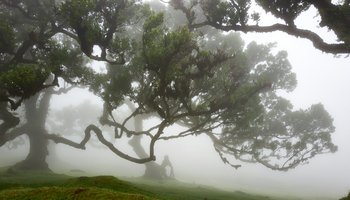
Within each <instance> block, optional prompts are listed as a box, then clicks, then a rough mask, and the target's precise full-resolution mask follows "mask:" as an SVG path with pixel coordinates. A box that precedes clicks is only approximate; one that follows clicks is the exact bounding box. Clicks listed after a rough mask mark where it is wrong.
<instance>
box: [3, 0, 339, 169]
mask: <svg viewBox="0 0 350 200" xmlns="http://www.w3.org/2000/svg"><path fill="white" fill-rule="evenodd" d="M213 2H216V1H213ZM232 2H233V1H232ZM240 2H241V3H242V5H243V4H244V3H243V2H245V1H240ZM201 3H203V4H202V5H205V4H204V3H205V2H204V1H203V2H201ZM207 3H210V2H207ZM217 3H218V2H217ZM172 5H173V6H174V8H175V9H181V10H183V12H184V14H185V18H186V19H187V21H186V23H185V24H182V25H179V26H174V27H168V26H167V24H166V23H165V21H166V20H165V17H164V13H156V12H153V11H151V10H150V9H149V8H148V7H147V6H144V5H142V4H141V3H140V2H138V1H127V0H104V1H96V0H72V1H59V2H57V1H54V0H32V1H21V0H16V1H7V0H3V1H1V2H0V9H1V11H3V12H2V13H3V16H4V17H2V18H1V20H2V21H1V23H0V25H1V28H0V33H1V44H4V46H2V47H1V52H0V53H1V66H0V71H1V74H0V84H1V91H0V94H1V95H0V96H1V100H2V102H3V103H2V104H1V107H0V109H2V112H1V115H0V118H1V119H2V120H3V123H2V124H0V130H1V131H2V132H0V144H1V145H3V144H4V143H6V142H7V141H9V140H11V139H13V138H14V137H15V136H17V135H16V134H15V133H14V132H12V131H11V130H13V127H15V126H16V125H18V123H19V120H18V118H17V117H15V115H13V114H12V113H11V112H9V107H8V105H10V107H11V108H12V109H15V108H17V107H18V106H19V105H20V103H21V102H22V101H23V100H24V99H26V98H28V97H31V96H33V95H34V94H38V92H39V91H41V90H42V89H44V88H48V87H50V88H51V87H54V86H60V85H61V88H63V89H65V88H66V87H64V85H65V84H63V82H65V83H67V84H69V85H71V86H80V87H87V88H88V89H89V90H90V91H91V92H92V93H94V94H95V95H97V96H99V97H100V98H101V99H102V100H103V102H104V110H103V113H102V116H101V117H100V125H103V126H110V127H112V128H114V135H115V138H117V139H120V138H125V137H131V136H140V135H144V136H145V139H146V140H147V141H148V142H149V145H148V146H147V148H148V156H147V157H142V158H140V157H133V156H130V155H129V154H128V153H126V152H123V151H121V150H120V149H119V148H118V147H117V146H115V145H114V144H113V143H111V142H110V141H108V140H106V139H105V137H104V133H103V131H102V129H100V128H99V126H98V125H97V124H91V125H89V126H87V127H86V129H85V135H84V138H83V140H82V141H80V142H76V141H71V140H68V139H66V138H64V137H62V135H60V134H49V133H45V134H42V135H41V137H45V138H46V139H50V140H52V141H54V142H56V143H63V144H66V145H69V146H72V147H75V148H80V149H85V145H86V143H87V142H88V141H89V139H90V137H91V134H92V133H95V134H96V135H97V138H98V139H99V141H100V142H101V143H102V144H104V145H105V146H106V147H108V148H109V149H110V150H111V151H112V152H114V153H115V154H116V155H117V156H120V157H122V158H124V159H127V160H129V161H132V162H136V163H145V162H149V161H154V160H155V159H156V156H155V153H154V152H155V150H154V149H155V144H156V142H157V141H159V140H169V139H176V138H180V137H186V136H189V135H198V134H206V135H208V137H210V139H211V140H212V142H213V146H214V148H215V150H216V151H217V152H218V154H219V156H220V157H221V158H222V160H223V161H224V162H225V163H229V161H228V160H229V159H227V157H228V156H230V157H231V156H232V157H233V158H235V159H238V160H242V161H245V162H257V163H261V164H263V165H265V166H266V167H268V168H271V169H276V170H287V169H290V168H293V167H295V166H297V165H298V164H300V163H302V162H305V161H307V160H308V159H310V158H312V157H314V156H315V155H318V154H322V153H328V152H335V151H336V149H337V148H336V146H335V145H334V144H333V143H332V141H331V135H330V134H331V133H332V132H334V127H333V124H332V118H331V117H330V115H329V114H328V113H327V111H326V110H325V109H324V107H323V106H322V105H321V104H317V105H313V106H311V107H310V108H309V109H306V110H297V111H295V110H293V107H292V105H291V103H290V102H289V101H288V100H286V99H284V98H282V97H280V96H279V95H278V92H279V91H281V90H283V91H291V90H293V89H294V88H295V87H296V78H295V74H294V73H292V72H291V66H290V63H289V61H288V59H287V53H286V52H284V51H280V52H278V53H275V54H274V53H272V49H273V45H259V44H257V43H255V42H253V43H250V44H248V45H247V46H245V45H244V42H243V41H242V40H241V39H240V38H239V36H238V35H237V34H222V32H220V31H218V30H215V29H210V28H208V27H202V25H200V26H198V24H196V20H195V14H194V13H193V12H192V10H191V9H194V7H195V5H197V2H193V4H192V6H190V7H185V5H184V4H183V2H182V1H172ZM218 5H221V6H222V7H223V8H225V9H226V8H227V6H228V5H227V4H226V3H219V4H218ZM219 7H220V6H219ZM215 8H216V6H215ZM214 11H215V9H214ZM220 13H221V12H220ZM204 14H205V16H206V18H207V19H210V17H209V16H210V15H212V14H213V13H211V14H210V15H209V14H208V13H206V12H204ZM232 17H234V16H232ZM215 19H216V18H215ZM224 19H228V18H227V17H224ZM229 21H230V20H228V21H227V22H225V24H222V23H221V25H220V27H221V26H222V25H227V23H229ZM238 21H242V23H243V22H244V21H245V20H244V19H243V18H242V19H239V20H238ZM201 27H202V28H201ZM5 43H6V46H5ZM7 43H8V44H7ZM94 49H98V50H99V51H100V52H99V53H96V51H95V50H94ZM87 61H99V62H104V63H107V64H108V65H107V66H106V72H104V73H101V72H97V71H96V70H93V69H92V67H89V63H88V62H87ZM57 91H59V90H58V89H57ZM126 101H129V102H131V104H132V105H133V107H134V108H135V109H134V110H133V112H132V114H131V115H130V116H127V117H126V118H125V119H123V120H122V122H120V121H118V120H116V118H118V116H119V115H118V108H120V107H121V106H122V105H123V104H124V103H125V102H126ZM145 115H147V116H149V117H152V118H153V119H154V121H155V122H154V126H152V127H149V128H144V129H142V130H136V129H130V128H128V127H127V126H126V123H127V122H128V121H129V120H131V119H133V118H137V117H142V116H145ZM173 124H179V125H182V126H183V127H184V128H185V130H183V131H179V132H177V133H171V134H169V133H167V132H166V129H167V128H168V127H170V126H172V125H173ZM23 133H25V132H22V134H23ZM231 165H232V166H233V167H235V168H238V167H239V166H240V165H234V164H231Z"/></svg>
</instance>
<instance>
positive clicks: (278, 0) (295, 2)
mask: <svg viewBox="0 0 350 200" xmlns="http://www.w3.org/2000/svg"><path fill="white" fill-rule="evenodd" d="M257 2H258V4H259V5H260V6H261V7H263V8H264V9H265V10H267V11H269V12H271V13H272V14H273V15H274V16H276V17H278V18H281V19H283V20H285V21H286V22H287V23H289V24H294V20H295V19H296V17H298V16H299V14H300V13H301V12H303V11H305V10H307V9H308V8H309V7H310V5H311V4H310V3H309V2H307V1H303V0H287V1H286V0H274V1H268V0H258V1H257Z"/></svg>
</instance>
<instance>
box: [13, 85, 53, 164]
mask: <svg viewBox="0 0 350 200" xmlns="http://www.w3.org/2000/svg"><path fill="white" fill-rule="evenodd" d="M52 92H53V89H52V88H50V89H46V90H45V91H44V92H42V93H38V94H36V95H34V96H32V97H31V98H29V99H28V100H26V101H25V102H24V105H25V112H26V115H25V116H26V119H27V126H26V127H28V128H27V129H26V130H25V131H26V134H27V136H28V138H29V145H30V148H29V154H28V156H27V157H26V159H25V160H23V161H21V162H19V163H17V164H16V165H15V166H13V167H12V168H11V169H10V170H12V171H13V170H19V171H23V170H38V171H50V169H49V165H48V164H47V162H46V157H47V156H48V154H49V152H48V140H47V138H46V137H45V134H47V132H46V130H45V123H46V116H47V114H48V109H49V105H50V99H51V96H52Z"/></svg>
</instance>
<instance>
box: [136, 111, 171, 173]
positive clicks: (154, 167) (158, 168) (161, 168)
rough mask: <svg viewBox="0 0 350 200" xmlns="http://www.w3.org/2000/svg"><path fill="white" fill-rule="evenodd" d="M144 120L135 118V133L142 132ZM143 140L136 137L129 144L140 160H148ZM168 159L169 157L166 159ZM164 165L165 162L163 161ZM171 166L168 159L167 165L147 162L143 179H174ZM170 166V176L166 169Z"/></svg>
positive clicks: (138, 117) (140, 137)
mask: <svg viewBox="0 0 350 200" xmlns="http://www.w3.org/2000/svg"><path fill="white" fill-rule="evenodd" d="M142 121H143V119H142V118H141V117H140V116H136V117H135V118H134V126H135V131H142V128H143V125H142ZM141 139H142V136H134V137H133V138H132V139H131V140H130V141H129V144H130V145H131V146H132V147H133V150H134V151H135V153H136V155H137V156H138V157H140V158H146V157H148V155H147V153H146V151H145V150H144V149H143V147H142V145H141ZM166 158H167V157H166ZM163 163H164V161H163ZM169 164H170V161H169V159H168V158H167V163H166V165H163V164H162V165H159V164H157V163H156V162H154V161H152V162H147V163H145V167H146V169H145V173H144V175H143V177H145V178H148V179H155V180H164V179H173V178H175V177H174V172H173V168H172V166H171V164H170V165H169ZM167 166H170V168H171V172H170V174H169V175H167V173H166V167H167Z"/></svg>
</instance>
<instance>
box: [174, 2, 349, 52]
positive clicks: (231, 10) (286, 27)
mask: <svg viewBox="0 0 350 200" xmlns="http://www.w3.org/2000/svg"><path fill="white" fill-rule="evenodd" d="M170 3H171V5H172V6H173V7H174V8H175V9H180V10H182V11H183V12H184V13H188V14H190V15H191V16H192V18H193V20H194V21H196V23H195V24H194V25H193V26H194V27H199V26H205V25H209V26H212V27H215V28H217V29H220V30H224V31H231V30H232V31H242V32H245V33H246V32H258V33H267V32H274V31H282V32H285V33H287V34H289V35H292V36H296V37H300V38H304V39H307V40H310V41H311V42H312V43H313V45H314V46H315V48H317V49H319V50H321V51H323V52H327V53H332V54H342V53H344V54H349V53H350V39H349V38H350V28H349V24H350V2H349V1H347V0H341V1H330V0H273V1H268V0H255V1H253V0H243V1H241V0H231V1H225V0H213V1H212V0H201V1H196V0H195V1H191V3H190V4H193V5H198V6H200V8H201V11H200V12H196V11H195V9H193V8H194V7H195V6H188V5H185V1H183V0H171V1H170ZM190 7H191V9H189V8H190ZM310 7H314V8H316V10H317V14H318V16H319V17H320V18H321V20H320V21H319V22H318V24H315V25H316V26H320V27H326V28H328V29H329V30H331V31H333V32H334V33H335V35H336V36H337V42H335V43H327V42H325V41H324V38H323V37H322V36H321V35H319V34H318V33H317V32H315V31H312V30H311V29H303V28H300V27H298V26H297V25H296V24H295V21H296V18H297V17H298V16H299V15H301V14H302V13H303V12H306V11H308V10H309V9H310ZM260 8H262V9H263V10H264V11H266V13H271V14H272V15H273V16H274V17H275V18H276V19H281V20H282V21H283V22H284V23H278V22H277V23H274V24H270V25H261V24H262V23H261V22H260V21H261V19H262V16H264V15H265V14H264V13H261V12H259V9H260ZM201 13H204V15H205V19H203V18H202V17H199V18H198V16H201ZM264 24H266V23H265V22H264ZM267 24H268V23H267Z"/></svg>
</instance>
